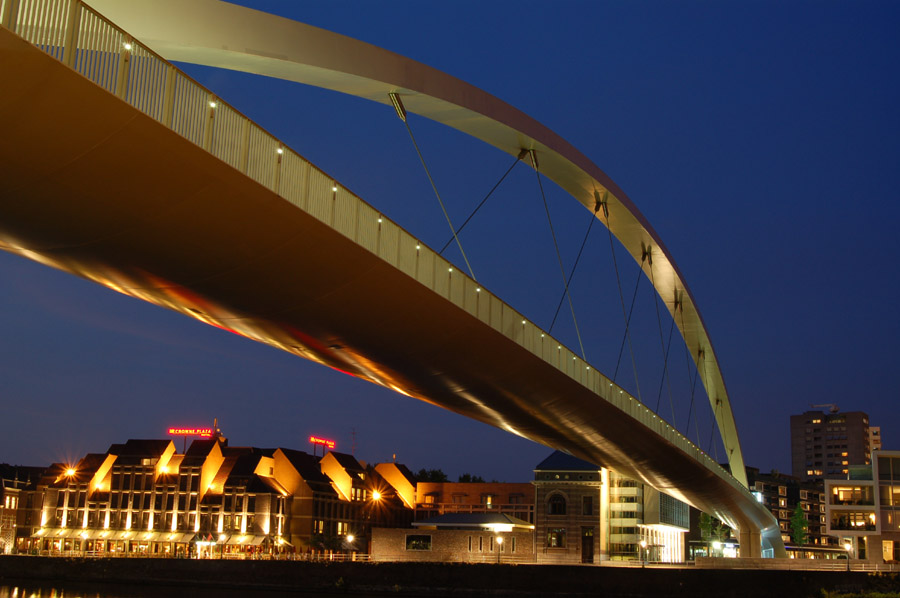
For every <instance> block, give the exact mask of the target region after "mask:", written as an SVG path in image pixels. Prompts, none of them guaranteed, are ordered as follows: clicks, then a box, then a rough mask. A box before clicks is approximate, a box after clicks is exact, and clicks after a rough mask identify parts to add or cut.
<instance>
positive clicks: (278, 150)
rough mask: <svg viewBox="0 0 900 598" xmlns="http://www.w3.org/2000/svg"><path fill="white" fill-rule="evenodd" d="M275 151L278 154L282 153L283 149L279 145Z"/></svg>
mask: <svg viewBox="0 0 900 598" xmlns="http://www.w3.org/2000/svg"><path fill="white" fill-rule="evenodd" d="M275 151H276V152H278V153H279V154H283V153H284V150H283V149H281V148H280V147H279V148H278V149H277V150H275Z"/></svg>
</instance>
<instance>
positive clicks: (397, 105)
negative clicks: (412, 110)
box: [388, 91, 406, 122]
mask: <svg viewBox="0 0 900 598" xmlns="http://www.w3.org/2000/svg"><path fill="white" fill-rule="evenodd" d="M388 97H389V98H391V104H393V106H394V110H396V111H397V116H399V117H400V120H402V121H403V122H406V108H405V107H404V106H403V102H402V101H401V100H400V94H398V93H396V92H393V91H392V92H390V93H389V94H388Z"/></svg>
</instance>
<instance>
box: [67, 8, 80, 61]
mask: <svg viewBox="0 0 900 598" xmlns="http://www.w3.org/2000/svg"><path fill="white" fill-rule="evenodd" d="M80 27H81V0H71V2H70V3H69V14H68V15H67V17H66V37H65V41H64V43H63V64H65V65H66V66H68V67H70V68H75V55H76V54H77V53H78V31H79V28H80Z"/></svg>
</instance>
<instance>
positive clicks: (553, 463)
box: [534, 451, 600, 471]
mask: <svg viewBox="0 0 900 598" xmlns="http://www.w3.org/2000/svg"><path fill="white" fill-rule="evenodd" d="M534 470H535V471H599V470H600V466H598V465H594V464H593V463H588V462H587V461H584V460H582V459H579V458H578V457H573V456H572V455H570V454H568V453H564V452H562V451H553V453H552V454H551V455H550V456H549V457H547V458H546V459H544V460H543V461H541V462H540V463H538V465H537V466H536V467H535V468H534Z"/></svg>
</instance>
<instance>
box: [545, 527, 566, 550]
mask: <svg viewBox="0 0 900 598" xmlns="http://www.w3.org/2000/svg"><path fill="white" fill-rule="evenodd" d="M565 547H566V530H565V528H562V527H557V528H552V529H549V530H547V548H565Z"/></svg>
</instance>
